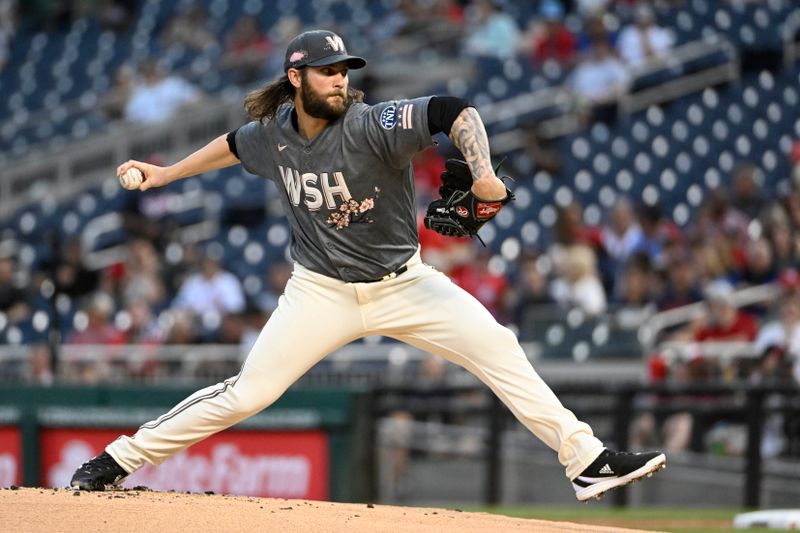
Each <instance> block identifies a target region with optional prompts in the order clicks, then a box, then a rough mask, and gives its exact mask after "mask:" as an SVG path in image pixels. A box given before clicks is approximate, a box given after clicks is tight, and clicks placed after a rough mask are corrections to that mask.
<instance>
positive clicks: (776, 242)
mask: <svg viewBox="0 0 800 533" xmlns="http://www.w3.org/2000/svg"><path fill="white" fill-rule="evenodd" d="M770 211H772V212H774V213H778V214H779V215H778V216H776V217H771V220H769V222H768V223H767V225H766V227H765V228H764V236H765V237H766V238H767V240H768V241H769V244H770V246H771V247H772V251H773V256H774V262H775V268H776V269H777V270H778V271H781V272H782V271H784V270H786V269H788V268H792V267H793V266H794V265H797V264H800V261H798V252H800V250H798V249H796V247H795V243H794V240H795V232H794V231H792V228H791V226H790V225H789V217H788V216H787V215H786V212H785V211H784V210H783V208H781V207H780V206H777V205H775V206H773V207H772V208H771V209H770Z"/></svg>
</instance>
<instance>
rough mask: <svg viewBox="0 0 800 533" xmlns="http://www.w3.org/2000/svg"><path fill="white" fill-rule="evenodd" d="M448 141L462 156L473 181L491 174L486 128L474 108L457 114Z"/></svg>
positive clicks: (468, 108)
mask: <svg viewBox="0 0 800 533" xmlns="http://www.w3.org/2000/svg"><path fill="white" fill-rule="evenodd" d="M450 140H451V141H453V145H454V146H455V147H456V148H458V150H459V151H460V152H461V153H462V154H464V159H465V160H466V161H467V164H468V165H469V169H470V170H471V171H472V176H473V179H477V178H480V177H481V176H484V175H486V174H493V172H492V162H491V159H490V157H489V139H488V138H487V136H486V128H484V126H483V121H482V120H481V117H480V115H478V112H477V111H476V110H475V108H474V107H467V108H465V109H464V110H463V111H461V113H459V115H458V118H456V120H455V122H453V127H452V128H451V129H450Z"/></svg>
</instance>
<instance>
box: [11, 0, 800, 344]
mask: <svg viewBox="0 0 800 533" xmlns="http://www.w3.org/2000/svg"><path fill="white" fill-rule="evenodd" d="M263 4H264V3H263V2H261V1H259V0H249V1H247V2H233V1H228V0H209V1H206V2H205V6H206V7H207V8H208V10H209V13H211V15H212V17H211V18H212V20H213V26H214V31H215V32H216V33H217V35H218V37H220V38H222V36H223V35H224V34H225V31H226V30H228V29H229V28H230V27H231V26H232V24H233V23H234V22H235V20H236V19H237V18H238V16H239V15H241V14H242V13H257V14H258V15H259V17H260V19H261V22H262V23H263V24H264V26H265V27H266V28H269V27H271V26H272V25H273V24H274V23H275V21H276V20H277V17H278V16H280V15H281V14H285V13H288V12H292V13H296V14H298V15H299V16H301V18H302V19H303V20H304V21H306V22H309V23H322V22H327V21H336V22H337V23H341V24H343V25H348V26H349V27H351V28H352V27H357V28H361V29H364V28H366V27H368V26H369V24H370V23H372V22H373V21H374V20H377V19H378V18H380V17H381V16H383V15H384V14H385V13H386V12H387V11H388V9H389V8H390V6H391V4H392V2H389V1H385V2H377V3H376V2H364V3H363V4H364V5H363V6H362V7H366V6H368V7H369V9H366V10H364V11H360V12H359V16H354V13H355V11H356V10H357V9H358V8H357V7H353V6H350V5H349V4H348V3H346V2H334V1H327V2H315V3H314V5H315V6H316V7H315V8H314V9H312V8H311V7H310V6H311V4H310V3H307V2H285V3H281V7H280V8H279V9H278V10H277V12H276V10H273V9H261V7H262V5H263ZM317 4H319V5H317ZM686 4H687V6H686V9H683V10H679V11H670V10H669V9H666V8H662V9H659V10H658V17H659V22H660V23H661V24H662V25H665V26H669V27H671V28H672V29H673V30H674V31H675V32H676V33H677V36H678V42H689V41H692V40H696V39H699V38H705V37H708V36H710V35H712V34H721V35H723V36H725V37H727V38H729V39H730V40H731V41H732V42H733V43H734V44H735V46H737V47H738V49H739V50H740V51H769V52H775V53H777V51H778V50H780V47H781V46H782V43H781V42H780V40H779V35H778V32H775V31H766V30H767V28H773V27H777V25H778V23H779V21H781V20H782V19H783V18H785V17H786V16H787V15H788V12H789V10H790V6H789V2H786V1H781V0H770V1H768V2H765V3H764V4H763V5H751V4H748V5H744V6H743V5H741V4H740V3H736V2H734V3H731V5H727V4H726V6H724V7H722V6H718V5H717V3H716V2H711V1H707V0H690V1H688V2H686ZM526 5H527V4H526ZM287 6H289V7H287ZM179 8H180V3H175V2H168V1H166V0H148V1H146V2H144V3H143V4H142V6H141V10H140V12H139V13H138V14H137V22H136V24H135V25H134V26H133V29H132V30H131V31H130V32H126V33H113V32H110V31H105V30H102V29H101V28H100V27H99V25H98V24H97V22H96V21H94V20H93V19H91V18H86V19H79V20H77V21H75V22H74V23H73V24H72V25H71V27H70V28H68V29H67V31H64V32H55V33H52V34H46V33H43V32H37V33H26V32H22V33H21V35H20V36H19V41H18V42H19V46H15V47H14V50H13V53H12V55H11V58H10V62H9V64H8V66H7V67H6V69H5V70H4V71H3V72H2V75H1V76H0V123H2V124H3V125H2V127H0V152H7V153H11V154H12V155H15V156H19V155H23V154H25V153H27V152H28V150H30V149H31V147H32V146H35V145H37V144H40V143H50V144H54V143H65V142H68V141H67V140H68V139H70V138H80V137H85V136H89V135H96V134H98V132H102V131H103V129H104V128H107V127H108V125H107V124H106V123H105V122H104V121H103V120H100V119H99V118H98V117H97V116H96V115H95V114H94V111H93V106H94V105H95V104H96V102H97V101H98V99H99V98H100V96H101V95H102V94H103V92H104V91H105V90H107V88H108V87H109V83H110V81H109V80H110V79H111V77H112V75H113V72H114V70H115V69H116V68H117V67H119V66H120V65H121V64H122V63H123V62H130V61H133V62H135V61H139V60H141V59H143V58H145V57H148V56H151V55H154V54H158V55H160V57H163V58H164V59H165V61H166V63H167V64H168V65H169V66H171V68H173V69H175V70H176V71H179V72H181V73H185V74H187V76H189V77H190V78H193V81H196V82H198V83H199V84H201V85H202V86H203V88H204V89H205V90H206V91H209V92H212V93H213V92H215V91H219V90H222V89H223V88H224V86H225V83H224V77H222V76H220V75H219V73H218V72H214V69H213V68H212V69H211V70H208V69H203V68H202V66H203V65H209V64H213V62H214V61H215V60H216V59H218V58H219V54H220V50H219V48H213V49H211V50H209V51H206V52H202V53H193V52H189V51H187V50H184V49H171V50H167V51H164V50H160V48H159V46H160V45H159V43H158V40H157V39H155V38H154V36H155V35H157V34H158V32H159V31H160V29H161V28H162V27H163V26H164V24H165V23H166V21H167V20H168V19H169V17H170V16H171V15H173V14H174V13H175V12H176V10H177V9H179ZM509 9H510V10H516V14H517V15H518V20H520V21H521V23H524V22H527V20H528V19H529V18H530V17H531V16H533V14H532V13H531V12H530V11H529V10H528V8H527V7H520V6H519V5H518V4H517V3H513V2H512V3H509ZM627 20H628V19H626V16H625V14H624V13H623V14H621V15H620V20H619V23H620V24H624V23H626V22H627ZM349 35H353V38H354V39H355V40H358V39H363V38H364V37H363V36H361V35H358V32H356V31H351V32H349ZM354 48H358V46H357V45H354ZM716 59H717V58H713V57H712V58H710V59H709V58H705V59H704V61H714V60H716ZM476 66H477V68H478V72H479V74H478V75H477V76H475V78H474V79H473V80H472V81H470V80H467V79H464V80H459V82H458V83H451V84H449V85H448V86H447V87H445V86H442V87H440V88H439V89H441V91H436V90H434V91H432V92H448V89H449V88H451V87H454V86H455V87H459V91H458V92H459V93H460V94H459V95H460V96H463V97H465V98H469V99H471V100H472V101H474V102H476V103H482V102H483V103H491V102H494V101H498V100H504V99H508V98H511V97H514V96H516V95H519V94H523V93H527V92H529V91H530V90H531V89H533V88H541V87H544V86H555V85H558V84H560V83H562V82H563V81H564V79H565V76H566V75H567V72H566V71H565V70H564V69H558V68H555V67H552V66H551V67H548V68H542V69H537V68H535V67H533V66H532V64H531V63H530V62H529V61H527V60H525V59H524V58H515V59H511V60H506V61H499V60H490V59H482V60H480V61H478V62H477V64H476ZM699 66H702V65H699V64H698V65H695V64H692V65H689V69H690V70H691V69H693V68H699ZM672 74H674V73H672ZM658 81H659V79H651V80H643V81H642V87H644V86H647V85H649V84H651V83H655V82H658ZM798 82H800V70H799V69H798V68H797V66H792V67H787V68H778V69H772V70H748V71H745V72H744V73H743V75H742V77H741V79H740V80H738V81H736V82H734V83H731V84H728V85H725V86H717V87H708V88H706V89H705V90H703V91H701V92H697V93H695V94H692V95H689V96H685V97H682V98H679V99H677V100H675V101H672V102H667V103H665V104H663V105H661V106H652V107H650V108H648V109H645V110H642V111H639V112H636V113H633V114H631V115H629V116H625V117H622V118H621V119H620V120H618V121H617V122H616V123H613V124H603V123H597V124H594V125H592V126H591V127H589V128H587V129H586V130H583V131H579V132H576V133H573V134H569V135H567V136H564V137H563V138H561V139H559V140H558V141H557V143H556V147H557V151H558V153H559V154H560V157H561V161H562V162H563V170H562V172H561V174H560V175H550V174H548V173H547V172H545V171H542V170H539V171H536V170H535V169H534V168H533V162H532V161H531V159H530V156H529V155H528V154H526V153H525V152H524V151H522V150H515V151H512V152H511V153H509V154H507V155H508V156H509V157H510V158H511V161H512V162H513V165H514V168H516V169H518V170H519V169H522V171H523V174H522V175H519V176H517V182H516V185H515V187H516V195H517V201H516V202H515V203H514V204H512V205H513V208H512V209H509V210H504V211H502V212H501V215H500V216H499V217H498V218H497V219H495V220H494V221H492V222H490V223H489V224H487V226H486V228H485V229H484V230H483V232H482V235H484V236H485V237H484V240H486V242H487V244H488V245H489V247H490V248H491V250H492V251H493V253H495V254H496V257H497V259H498V261H500V262H501V263H502V264H503V265H504V268H506V270H507V271H508V272H513V269H514V260H515V259H516V257H517V256H518V255H519V253H520V251H521V250H524V249H531V248H536V249H542V248H545V247H546V246H548V244H549V243H550V240H551V238H552V226H553V224H554V222H555V215H556V209H557V207H558V206H564V205H567V204H569V203H570V202H571V201H572V200H573V199H577V200H578V201H580V202H581V203H582V205H583V207H584V216H585V219H586V221H587V222H589V223H599V222H601V219H602V216H603V215H602V214H603V213H604V212H605V211H606V210H607V209H608V208H609V207H610V206H612V205H613V204H614V203H615V202H616V200H617V199H618V198H619V197H620V196H629V197H631V198H632V199H633V200H635V201H643V202H645V203H649V204H656V203H657V204H659V205H660V206H661V207H662V209H663V211H664V212H665V213H667V214H668V215H669V216H671V217H672V218H673V220H674V221H675V222H676V223H677V224H678V225H679V226H685V225H686V224H687V223H688V222H689V221H690V218H691V214H692V212H693V210H694V209H696V208H697V206H699V205H700V204H701V203H702V201H703V199H704V196H705V193H706V191H707V190H708V189H709V188H711V187H713V186H715V185H717V184H719V183H725V181H726V180H728V179H729V176H730V172H731V170H732V169H733V166H734V165H735V164H736V162H738V161H740V160H742V159H751V160H753V161H755V162H756V164H758V165H759V166H760V167H761V168H762V169H763V170H764V176H765V183H764V187H763V190H764V191H765V192H768V193H769V192H774V191H779V190H781V187H785V186H786V180H787V178H788V176H789V173H790V171H789V163H788V158H787V153H788V151H789V148H790V145H791V141H792V139H793V138H795V137H797V136H798V135H800V119H798V118H797V113H796V109H797V104H798V99H800V95H799V94H798V89H797V86H798ZM548 112H549V111H548V110H547V109H545V110H543V111H539V112H538V113H539V114H537V115H535V116H518V117H515V118H514V119H512V120H505V121H499V122H497V123H494V124H492V125H490V127H489V133H490V134H496V133H501V132H503V131H508V130H510V129H512V128H514V127H518V126H519V125H520V124H525V123H528V121H540V120H543V119H546V118H550V116H549V115H548ZM45 117H46V119H45V120H43V118H45ZM525 169H528V170H529V172H528V173H527V174H526V173H525V172H524V171H525ZM271 190H274V187H273V186H272V185H271V184H270V183H269V182H268V181H266V180H263V179H262V178H259V177H256V176H253V175H250V174H247V173H246V172H244V171H243V170H241V169H239V168H238V167H236V168H231V169H226V170H222V171H220V172H218V173H214V175H207V176H203V177H201V178H200V179H199V180H193V181H192V182H184V183H181V184H173V185H172V186H170V187H169V188H167V189H166V191H169V192H172V193H174V194H175V195H176V197H178V198H180V197H188V195H191V194H198V193H202V194H203V195H207V196H205V198H207V199H209V198H211V199H213V200H209V201H208V202H205V204H208V205H203V206H197V207H195V208H192V209H185V210H180V211H174V212H171V213H170V214H169V215H168V216H169V218H170V222H172V223H174V224H176V225H177V226H179V227H181V226H189V225H191V224H196V223H199V222H201V221H203V220H206V219H208V218H209V217H212V218H215V226H214V228H215V234H213V235H210V236H209V238H208V240H209V241H210V242H215V243H218V244H219V246H220V247H221V249H222V250H223V254H224V256H223V257H224V263H225V266H226V268H228V269H229V270H231V271H233V272H234V273H236V274H237V276H239V277H240V278H241V279H242V280H244V285H245V290H246V291H247V293H248V294H249V295H250V296H253V295H255V294H256V293H258V291H260V290H261V289H262V286H263V275H264V272H265V271H266V269H267V267H268V265H269V264H270V263H271V262H273V261H276V260H280V259H283V258H284V257H285V256H286V248H287V246H288V244H289V243H288V231H287V227H286V223H285V222H284V220H283V219H282V218H281V217H280V213H279V212H277V211H276V210H275V209H274V208H271V207H269V205H270V203H274V196H273V197H272V199H271V197H270V191H271ZM129 194H131V193H128V192H126V191H122V190H121V189H119V187H117V185H116V183H115V182H114V180H113V179H112V180H109V182H107V183H105V184H103V185H101V186H98V187H94V188H91V189H88V190H86V191H82V192H80V193H79V194H77V195H76V196H74V197H73V198H71V199H70V200H69V201H66V202H63V203H60V204H54V203H48V202H44V203H41V204H38V205H30V206H22V207H21V208H20V209H19V210H18V211H17V212H16V213H15V214H14V215H13V216H11V217H8V218H6V219H4V220H0V237H2V240H8V241H9V242H10V241H15V242H18V243H24V244H23V246H22V248H23V249H24V253H22V254H20V258H22V259H23V261H24V266H25V268H28V269H30V270H31V271H35V270H36V269H39V268H41V267H42V266H43V265H44V264H46V263H47V261H48V260H50V259H52V255H53V249H52V246H51V242H50V241H48V239H49V238H50V236H51V235H52V234H53V233H54V232H56V233H59V234H61V235H62V238H64V237H68V236H73V235H81V234H83V233H85V232H86V228H87V227H92V225H93V224H95V225H97V224H100V222H98V220H103V219H102V217H105V216H107V215H109V214H111V213H116V212H119V211H120V210H122V209H123V208H124V207H125V205H126V203H127V201H128V199H129V197H128V196H126V195H129ZM209 205H210V206H211V207H210V208H209ZM265 205H267V206H268V207H267V208H265V207H264V206H265ZM127 237H128V236H127V235H126V233H125V230H124V228H122V227H116V228H115V229H114V230H113V231H108V232H105V233H100V234H99V236H98V237H97V238H96V239H92V240H91V247H92V250H90V251H98V250H102V249H106V248H109V247H113V246H115V245H119V244H122V243H124V242H125V240H126V239H127ZM36 309H37V310H39V311H42V312H45V310H46V309H47V305H46V302H45V301H44V300H42V302H37V303H36ZM74 313H75V306H74V302H63V305H61V306H60V307H59V309H58V316H59V318H60V325H61V327H62V330H63V331H67V330H68V329H69V327H70V325H71V322H72V319H73V316H74ZM37 317H38V318H37ZM42 321H43V318H42V315H41V314H38V315H36V316H35V317H33V318H32V319H31V320H30V321H29V322H26V323H24V324H18V325H14V326H9V325H8V323H7V321H3V320H2V317H0V342H2V343H12V344H18V343H24V342H29V341H30V340H32V339H41V338H42V336H43V335H45V332H46V328H43V327H41V325H42V324H43V322H42ZM556 325H558V324H551V325H548V324H547V323H545V322H542V323H538V322H537V325H535V326H532V327H533V328H534V329H533V330H531V331H528V332H527V333H526V335H532V334H533V333H532V332H534V333H536V335H538V334H539V333H541V334H542V335H543V337H544V338H546V339H548V341H547V343H548V344H549V345H551V346H553V347H558V348H559V350H558V351H559V353H566V354H571V355H572V356H573V357H584V356H588V354H590V353H591V354H592V356H595V354H597V356H598V357H599V356H602V354H603V353H604V352H603V350H604V346H607V345H609V341H608V338H609V337H612V338H616V337H614V336H615V335H617V336H619V338H620V339H627V341H625V342H632V341H631V339H630V338H629V336H630V332H629V331H623V330H618V329H616V328H614V327H613V326H609V325H608V324H607V323H603V322H602V321H601V322H600V323H594V322H586V323H584V324H581V325H580V327H576V328H572V329H571V330H570V329H569V328H567V330H563V328H564V327H563V325H562V326H561V327H562V331H561V332H560V333H559V331H558V330H557V329H553V327H555V326H556ZM536 328H544V329H542V330H541V331H539V330H538V329H536ZM598 328H599V329H598ZM597 331H600V333H597ZM603 331H606V333H602V332H603ZM586 339H594V340H592V341H587V340H586ZM586 342H589V344H588V345H587V344H585V343H586ZM570 343H571V344H570ZM581 343H584V344H581ZM576 354H577V355H576Z"/></svg>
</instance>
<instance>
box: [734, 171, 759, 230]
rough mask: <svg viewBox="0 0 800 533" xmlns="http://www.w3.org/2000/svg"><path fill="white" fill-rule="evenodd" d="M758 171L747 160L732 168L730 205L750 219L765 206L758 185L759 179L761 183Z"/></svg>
mask: <svg viewBox="0 0 800 533" xmlns="http://www.w3.org/2000/svg"><path fill="white" fill-rule="evenodd" d="M760 172H761V171H760V170H759V168H758V167H757V166H756V165H754V164H753V163H751V162H749V161H743V162H741V163H739V164H737V165H736V167H735V168H734V169H733V178H732V180H731V181H732V183H731V185H732V187H731V188H732V191H733V194H732V195H731V206H732V207H733V208H734V209H736V210H738V211H739V212H740V213H742V214H743V215H745V216H746V217H747V218H749V219H751V220H754V219H756V218H758V217H759V216H760V215H761V213H762V211H763V210H764V207H765V206H766V200H764V196H763V194H762V193H761V190H762V187H761V185H759V181H761V182H762V183H763V177H762V178H761V179H759V176H758V175H759V173H760Z"/></svg>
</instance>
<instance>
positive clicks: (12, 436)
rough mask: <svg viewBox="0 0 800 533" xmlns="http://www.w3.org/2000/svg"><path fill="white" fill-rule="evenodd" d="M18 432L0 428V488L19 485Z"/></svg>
mask: <svg viewBox="0 0 800 533" xmlns="http://www.w3.org/2000/svg"><path fill="white" fill-rule="evenodd" d="M19 440H20V435H19V430H18V429H17V428H15V427H6V426H0V487H8V486H10V485H19V484H20V482H21V479H20V476H21V472H22V468H21V467H20V465H21V464H22V451H21V449H20V443H19Z"/></svg>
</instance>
